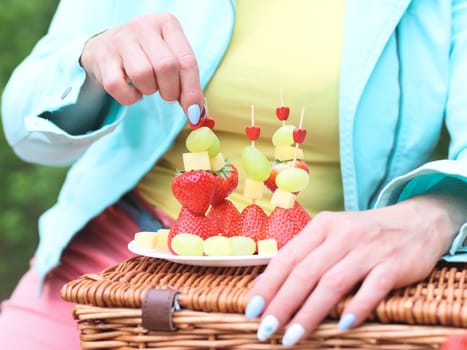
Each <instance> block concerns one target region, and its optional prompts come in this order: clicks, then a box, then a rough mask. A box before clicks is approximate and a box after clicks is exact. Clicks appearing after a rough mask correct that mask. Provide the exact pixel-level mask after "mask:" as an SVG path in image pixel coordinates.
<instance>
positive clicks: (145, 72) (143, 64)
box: [121, 40, 158, 95]
mask: <svg viewBox="0 0 467 350" xmlns="http://www.w3.org/2000/svg"><path fill="white" fill-rule="evenodd" d="M123 47H125V50H122V51H121V56H122V61H123V66H124V69H125V72H126V75H127V76H128V78H129V79H130V81H131V82H132V84H133V86H134V87H135V88H136V89H137V90H138V91H139V92H141V93H142V94H143V95H151V94H153V93H155V92H156V91H157V90H158V86H157V82H156V75H155V73H154V70H153V67H152V64H151V62H149V60H148V58H147V57H146V54H145V53H144V51H143V49H142V48H141V46H140V45H139V44H138V43H137V42H135V41H131V40H127V41H126V42H125V43H123Z"/></svg>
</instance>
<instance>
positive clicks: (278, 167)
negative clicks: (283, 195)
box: [264, 159, 310, 192]
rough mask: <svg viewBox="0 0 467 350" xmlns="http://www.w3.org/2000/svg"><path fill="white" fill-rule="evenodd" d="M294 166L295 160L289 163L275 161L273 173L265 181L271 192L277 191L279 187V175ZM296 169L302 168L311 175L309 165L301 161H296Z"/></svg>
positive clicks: (272, 167)
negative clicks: (277, 183)
mask: <svg viewBox="0 0 467 350" xmlns="http://www.w3.org/2000/svg"><path fill="white" fill-rule="evenodd" d="M293 166H294V161H293V160H289V161H287V162H280V161H274V162H273V163H272V166H271V173H270V174H269V177H268V178H267V179H266V180H265V181H264V185H265V186H266V187H267V188H268V189H269V190H270V191H271V192H274V191H275V190H276V189H277V186H276V176H277V174H279V173H280V172H281V171H282V170H284V169H287V168H290V167H293ZM295 168H301V169H303V170H305V171H306V172H307V173H310V168H309V167H308V164H306V163H305V162H304V161H303V160H301V159H296V160H295Z"/></svg>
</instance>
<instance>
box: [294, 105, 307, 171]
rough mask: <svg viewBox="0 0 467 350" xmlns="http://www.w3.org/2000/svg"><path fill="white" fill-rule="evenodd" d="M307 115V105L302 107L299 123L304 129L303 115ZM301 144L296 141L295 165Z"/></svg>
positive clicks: (299, 126) (300, 127)
mask: <svg viewBox="0 0 467 350" xmlns="http://www.w3.org/2000/svg"><path fill="white" fill-rule="evenodd" d="M304 115H305V107H302V112H301V113H300V121H299V123H298V128H299V129H302V128H303V116H304ZM299 146H300V144H299V143H298V142H296V143H295V152H294V155H293V166H295V163H296V162H297V153H298V147H299Z"/></svg>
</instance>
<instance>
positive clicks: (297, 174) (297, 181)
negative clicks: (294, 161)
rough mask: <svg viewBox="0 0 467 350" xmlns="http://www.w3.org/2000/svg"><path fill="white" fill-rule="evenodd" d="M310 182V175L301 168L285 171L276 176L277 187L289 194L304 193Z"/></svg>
mask: <svg viewBox="0 0 467 350" xmlns="http://www.w3.org/2000/svg"><path fill="white" fill-rule="evenodd" d="M309 181H310V177H309V175H308V173H307V172H306V171H305V170H303V169H300V168H288V169H284V170H282V171H281V172H280V173H279V174H277V176H276V185H277V187H278V188H280V189H281V190H284V191H287V192H299V191H303V190H304V189H305V188H306V186H308V182H309Z"/></svg>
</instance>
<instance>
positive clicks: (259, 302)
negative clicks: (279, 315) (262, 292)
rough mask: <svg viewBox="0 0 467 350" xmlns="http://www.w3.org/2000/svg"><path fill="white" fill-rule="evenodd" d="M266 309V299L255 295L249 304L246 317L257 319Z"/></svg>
mask: <svg viewBox="0 0 467 350" xmlns="http://www.w3.org/2000/svg"><path fill="white" fill-rule="evenodd" d="M263 309H264V299H263V297H261V296H259V295H255V296H254V297H253V298H251V299H250V301H249V302H248V304H247V306H246V309H245V316H246V317H247V318H256V317H258V316H259V314H260V313H261V312H262V311H263Z"/></svg>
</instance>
